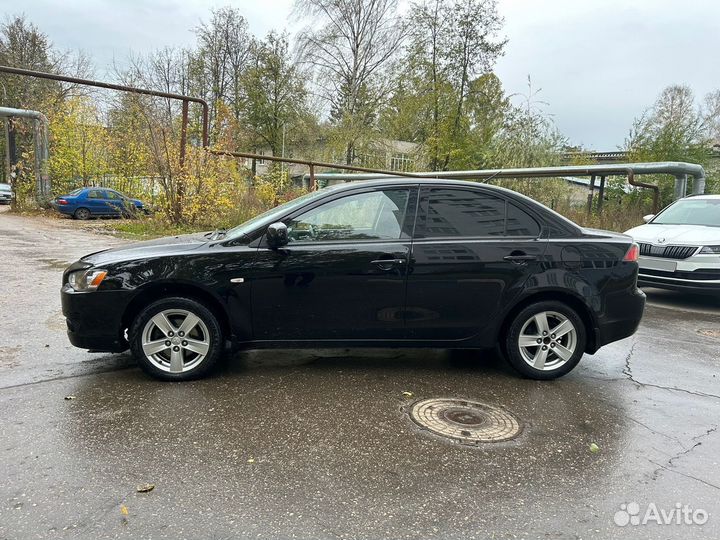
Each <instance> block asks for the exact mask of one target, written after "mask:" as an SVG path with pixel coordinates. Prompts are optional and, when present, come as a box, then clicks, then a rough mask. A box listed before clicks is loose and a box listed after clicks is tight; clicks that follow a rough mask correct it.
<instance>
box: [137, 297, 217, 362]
mask: <svg viewBox="0 0 720 540" xmlns="http://www.w3.org/2000/svg"><path fill="white" fill-rule="evenodd" d="M141 343H142V350H143V353H144V354H145V356H146V358H147V359H148V360H149V361H150V362H151V363H152V364H153V365H154V366H155V367H157V368H158V369H161V370H162V371H166V372H169V373H185V372H187V371H190V370H192V369H194V368H195V367H197V366H198V365H199V364H200V363H201V362H202V361H203V359H204V358H205V357H206V356H207V354H208V351H209V350H210V332H209V331H208V328H207V326H206V325H205V323H204V322H203V321H202V319H201V318H200V317H198V316H197V315H195V314H194V313H192V312H191V311H188V310H185V309H166V310H164V311H161V312H159V313H157V314H156V315H155V316H153V317H152V318H151V319H150V320H149V321H148V322H147V323H146V324H145V328H143V332H142V342H141Z"/></svg>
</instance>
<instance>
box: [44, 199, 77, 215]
mask: <svg viewBox="0 0 720 540" xmlns="http://www.w3.org/2000/svg"><path fill="white" fill-rule="evenodd" d="M50 206H51V207H52V208H53V209H54V210H57V211H58V212H60V213H61V214H65V215H67V216H72V215H73V213H74V212H75V207H74V206H72V207H71V206H69V205H67V204H58V203H56V202H55V201H50Z"/></svg>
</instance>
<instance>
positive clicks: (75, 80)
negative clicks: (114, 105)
mask: <svg viewBox="0 0 720 540" xmlns="http://www.w3.org/2000/svg"><path fill="white" fill-rule="evenodd" d="M0 73H9V74H11V75H22V76H25V77H35V78H37V79H48V80H51V81H59V82H66V83H71V84H82V85H85V86H94V87H96V88H105V89H107V90H119V91H121V92H130V93H133V94H141V95H144V96H154V97H161V98H167V99H177V100H180V101H191V102H193V103H197V104H199V105H200V106H201V107H202V110H203V134H202V145H203V146H204V147H206V146H208V117H209V115H210V107H209V106H208V104H207V101H205V100H204V99H202V98H198V97H192V96H184V95H182V94H175V93H173V92H161V91H159V90H148V89H147V88H136V87H134V86H127V85H124V84H115V83H106V82H102V81H93V80H91V79H81V78H79V77H67V76H65V75H56V74H54V73H45V72H43V71H33V70H30V69H21V68H15V67H10V66H0Z"/></svg>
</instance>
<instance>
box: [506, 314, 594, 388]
mask: <svg viewBox="0 0 720 540" xmlns="http://www.w3.org/2000/svg"><path fill="white" fill-rule="evenodd" d="M585 343H586V331H585V325H584V324H583V321H582V319H581V318H580V316H579V315H578V314H577V313H576V312H575V311H574V310H573V309H571V308H570V307H568V306H567V305H566V304H563V303H562V302H556V301H547V302H538V303H536V304H531V305H529V306H527V307H526V308H524V309H523V310H522V311H520V313H518V314H517V315H516V316H515V318H514V319H513V321H512V322H511V323H510V326H509V328H508V331H507V332H506V334H505V343H504V349H505V355H506V357H507V360H508V362H509V363H510V365H512V367H514V368H515V369H516V370H517V371H519V372H520V373H521V374H522V375H524V376H526V377H529V378H531V379H555V378H557V377H562V376H563V375H565V374H567V373H569V372H570V371H571V370H572V369H573V368H574V367H575V366H576V365H577V364H578V362H579V361H580V358H582V355H583V354H584V352H585Z"/></svg>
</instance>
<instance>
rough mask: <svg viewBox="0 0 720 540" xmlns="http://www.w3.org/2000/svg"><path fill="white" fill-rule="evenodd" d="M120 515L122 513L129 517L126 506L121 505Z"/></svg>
mask: <svg viewBox="0 0 720 540" xmlns="http://www.w3.org/2000/svg"><path fill="white" fill-rule="evenodd" d="M120 513H121V514H122V515H123V516H127V515H128V513H129V512H128V509H127V506H125V505H124V504H121V505H120Z"/></svg>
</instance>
